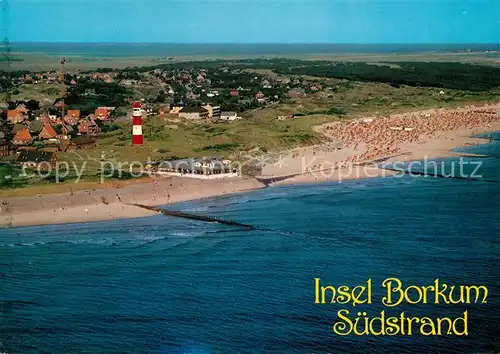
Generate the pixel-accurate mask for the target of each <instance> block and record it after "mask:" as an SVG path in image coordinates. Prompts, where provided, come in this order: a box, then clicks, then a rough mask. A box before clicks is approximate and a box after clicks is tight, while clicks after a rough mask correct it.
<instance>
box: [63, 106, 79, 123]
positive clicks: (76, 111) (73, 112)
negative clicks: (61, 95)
mask: <svg viewBox="0 0 500 354" xmlns="http://www.w3.org/2000/svg"><path fill="white" fill-rule="evenodd" d="M68 117H72V118H76V121H78V120H79V119H80V110H79V109H69V110H68V113H67V117H66V119H67V118H68ZM75 124H76V123H75ZM72 125H73V124H72Z"/></svg>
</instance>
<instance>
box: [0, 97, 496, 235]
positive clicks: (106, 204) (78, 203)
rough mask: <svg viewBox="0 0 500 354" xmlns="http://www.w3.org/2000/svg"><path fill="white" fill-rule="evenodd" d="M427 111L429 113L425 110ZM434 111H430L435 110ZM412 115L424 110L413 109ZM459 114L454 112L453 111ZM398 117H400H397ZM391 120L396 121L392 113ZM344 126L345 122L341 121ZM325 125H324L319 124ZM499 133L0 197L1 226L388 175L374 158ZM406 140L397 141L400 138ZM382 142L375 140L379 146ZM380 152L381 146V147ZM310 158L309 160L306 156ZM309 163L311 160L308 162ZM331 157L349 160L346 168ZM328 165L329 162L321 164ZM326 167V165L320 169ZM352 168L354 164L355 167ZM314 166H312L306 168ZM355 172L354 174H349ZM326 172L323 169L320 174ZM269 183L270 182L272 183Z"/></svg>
mask: <svg viewBox="0 0 500 354" xmlns="http://www.w3.org/2000/svg"><path fill="white" fill-rule="evenodd" d="M484 109H489V110H493V111H494V110H496V112H498V111H500V104H496V105H488V106H483V107H468V108H461V109H458V110H457V109H455V110H448V111H441V112H438V113H439V114H443V112H445V113H446V114H447V113H448V112H450V111H452V112H453V113H457V112H459V113H460V112H466V113H467V112H469V113H470V112H474V110H476V111H477V110H484ZM425 112H428V111H425ZM438 113H436V111H433V114H438ZM411 114H413V115H422V114H428V113H423V111H420V112H412V113H411ZM457 114H458V113H457ZM398 116H399V118H401V115H398ZM391 119H398V117H394V118H393V117H392V116H391ZM344 124H345V123H344ZM323 128H324V127H323ZM495 131H500V116H499V115H498V114H496V115H495V117H493V116H492V117H491V119H490V120H489V121H488V124H482V125H478V126H474V127H465V128H463V129H451V130H449V131H436V132H434V133H433V134H428V135H425V134H423V135H418V139H413V140H414V141H412V139H406V140H408V141H407V142H405V143H404V144H400V145H397V149H392V150H395V151H392V150H391V149H389V148H387V151H391V152H392V153H391V154H389V155H386V156H384V155H378V156H377V155H376V154H372V155H373V157H374V158H372V159H367V160H365V161H357V160H356V158H357V157H359V156H372V155H368V154H367V151H368V152H369V151H370V149H371V147H370V146H368V147H361V148H358V146H357V145H358V144H356V146H355V147H352V146H349V145H348V144H347V145H345V146H344V147H342V148H332V147H331V146H330V147H328V146H327V145H325V146H326V148H325V149H322V148H320V147H308V148H303V149H295V150H294V151H291V152H287V153H284V154H283V156H284V157H283V156H280V161H279V162H280V163H276V162H275V163H270V164H267V165H266V167H265V168H264V169H263V174H262V176H260V178H251V177H235V178H225V179H217V180H200V179H194V178H189V177H168V178H159V179H151V180H150V181H148V182H146V183H137V184H132V185H130V186H126V187H123V188H105V189H97V190H84V191H76V192H71V193H67V192H66V193H59V194H47V195H42V196H39V197H11V198H2V204H0V228H8V227H23V226H40V225H51V224H69V223H85V222H95V221H106V220H116V219H129V218H139V217H147V216H152V215H156V214H157V213H156V212H154V211H149V210H145V209H141V208H138V207H136V206H133V205H132V204H143V205H147V206H164V205H169V204H174V203H179V202H185V201H192V200H199V199H205V198H211V197H219V196H223V195H232V194H235V193H244V192H249V191H254V190H259V189H263V188H267V187H269V186H280V185H293V184H304V183H321V182H338V183H342V182H343V181H347V180H356V179H364V178H377V177H390V176H393V175H394V174H395V172H393V171H387V170H384V169H381V168H379V167H377V161H381V160H382V161H384V162H387V163H395V162H405V163H409V162H412V161H421V160H424V159H427V160H432V159H440V158H447V157H456V156H467V155H468V154H467V153H464V154H461V153H456V152H453V151H452V150H453V149H457V148H461V147H467V146H473V145H481V144H484V143H487V142H488V141H487V140H485V139H481V138H474V137H473V136H474V135H477V134H483V133H488V132H495ZM404 140H405V139H402V141H404ZM385 143H386V142H385V141H381V142H379V144H380V145H384V144H385ZM384 151H385V150H384ZM308 158H309V160H307V159H308ZM311 161H313V162H311ZM333 161H336V162H337V161H351V162H355V163H351V164H350V165H349V168H347V167H345V166H343V165H340V167H339V164H337V163H336V164H335V165H333V164H332V162H333ZM327 163H329V165H326V164H327ZM325 165H326V166H327V167H326V168H325ZM353 166H357V168H356V169H354V168H353ZM311 167H314V168H311ZM354 170H356V172H354ZM325 172H327V173H325ZM273 181H274V182H273Z"/></svg>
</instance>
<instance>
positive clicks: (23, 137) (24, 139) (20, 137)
mask: <svg viewBox="0 0 500 354" xmlns="http://www.w3.org/2000/svg"><path fill="white" fill-rule="evenodd" d="M31 140H33V137H32V136H31V134H30V132H29V130H28V128H23V129H21V130H20V131H18V132H17V134H16V135H15V136H14V138H13V139H12V142H13V143H14V144H16V145H25V144H28V143H30V142H31Z"/></svg>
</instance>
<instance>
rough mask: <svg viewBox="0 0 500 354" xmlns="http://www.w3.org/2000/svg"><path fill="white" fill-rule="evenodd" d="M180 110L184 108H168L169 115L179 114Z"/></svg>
mask: <svg viewBox="0 0 500 354" xmlns="http://www.w3.org/2000/svg"><path fill="white" fill-rule="evenodd" d="M182 108H184V107H182V106H173V107H172V108H170V114H179V112H180V111H181V109H182Z"/></svg>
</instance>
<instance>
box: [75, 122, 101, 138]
mask: <svg viewBox="0 0 500 354" xmlns="http://www.w3.org/2000/svg"><path fill="white" fill-rule="evenodd" d="M100 132H101V128H99V126H98V125H97V123H96V122H95V121H94V119H92V118H90V120H87V119H85V120H82V121H81V122H80V124H78V134H80V135H87V136H89V137H90V136H93V137H95V136H98V135H99V133H100Z"/></svg>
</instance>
